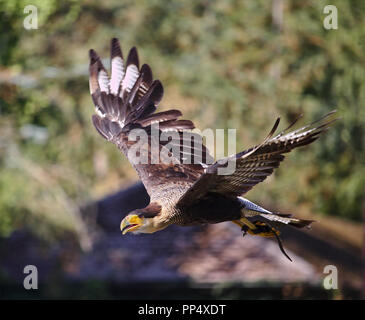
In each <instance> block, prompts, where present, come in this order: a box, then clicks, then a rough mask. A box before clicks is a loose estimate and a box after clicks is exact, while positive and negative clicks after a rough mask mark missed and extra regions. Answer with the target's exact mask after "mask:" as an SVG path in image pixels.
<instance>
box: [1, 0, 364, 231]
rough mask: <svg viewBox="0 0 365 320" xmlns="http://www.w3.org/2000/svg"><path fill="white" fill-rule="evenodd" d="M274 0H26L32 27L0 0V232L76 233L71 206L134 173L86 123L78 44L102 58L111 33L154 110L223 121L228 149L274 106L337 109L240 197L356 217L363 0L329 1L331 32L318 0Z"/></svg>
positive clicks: (360, 197)
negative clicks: (318, 135) (304, 144)
mask: <svg viewBox="0 0 365 320" xmlns="http://www.w3.org/2000/svg"><path fill="white" fill-rule="evenodd" d="M284 3H285V5H284V14H283V20H282V21H276V22H273V18H272V5H273V2H272V1H267V0H252V1H238V0H225V1H218V0H212V1H205V0H187V1H178V0H171V1H162V0H138V1H135V0H133V1H132V0H125V1H119V0H111V1H107V2H96V1H86V2H79V1H71V0H68V1H62V2H61V1H55V0H54V1H33V2H32V4H33V5H35V6H36V7H37V8H38V16H39V23H38V25H39V29H38V30H25V29H24V28H23V19H24V17H25V16H26V14H24V12H23V9H24V6H25V5H27V4H28V2H27V1H25V0H24V1H23V0H11V1H10V0H9V1H4V0H0V17H1V19H0V27H1V30H2V31H1V33H0V65H1V67H0V116H1V119H0V188H1V191H0V234H2V235H4V234H9V232H11V231H12V230H13V229H14V228H18V227H21V226H23V225H27V226H31V227H32V228H33V229H34V230H35V231H36V232H40V233H42V235H43V236H45V237H51V236H52V234H53V230H54V228H52V227H50V226H55V227H57V228H61V227H62V228H64V229H74V230H75V231H77V230H79V228H78V227H77V226H76V227H75V225H77V223H78V222H77V221H78V219H77V214H76V211H77V209H76V208H77V206H78V205H80V204H82V203H84V202H86V201H88V200H89V199H91V198H94V197H97V196H100V195H102V194H105V193H106V192H110V191H112V190H115V189H117V188H118V187H119V186H120V185H121V184H122V183H127V182H128V181H130V180H131V179H135V178H136V176H135V174H134V173H133V171H132V170H131V169H130V166H129V164H128V163H127V161H126V160H125V159H123V158H122V157H121V156H120V155H119V152H118V151H117V150H116V148H114V147H113V146H112V145H110V144H107V143H105V142H104V141H103V140H102V139H101V138H100V137H99V136H98V135H97V134H96V133H95V130H94V129H93V128H92V125H91V123H90V116H91V114H92V112H93V110H92V102H91V99H90V97H89V93H88V87H87V86H88V81H87V63H88V57H87V51H88V49H89V48H95V49H96V50H97V51H98V52H99V53H100V54H101V55H103V56H104V57H107V55H108V50H109V48H108V46H109V39H110V38H111V37H114V36H116V37H119V38H120V40H121V43H122V46H123V49H124V53H125V54H126V51H127V49H128V48H129V47H131V46H133V45H136V46H138V48H139V53H140V56H141V60H142V61H143V62H147V63H149V64H150V65H151V66H152V69H153V70H154V74H155V76H156V77H158V78H159V79H161V80H162V82H163V83H164V86H165V88H166V95H167V97H166V98H167V99H168V101H169V104H168V105H167V104H166V102H165V105H164V103H162V105H163V106H164V108H168V107H173V108H176V107H178V108H181V109H182V110H183V111H185V114H186V117H188V118H192V119H193V120H196V123H198V124H199V126H200V127H201V129H204V128H206V127H212V128H225V127H226V128H227V127H228V128H237V129H238V130H237V133H238V135H239V136H238V139H237V146H238V147H239V148H240V149H241V148H242V149H243V148H245V147H248V146H250V145H252V144H255V143H257V142H259V141H261V139H262V138H263V137H264V136H265V134H266V133H267V132H268V130H269V129H270V128H271V126H272V124H273V119H274V118H275V117H276V116H278V115H280V116H281V117H282V119H283V120H284V122H289V121H291V120H293V119H294V118H295V117H296V116H297V115H298V114H300V113H304V115H305V116H304V119H305V121H310V120H314V119H316V118H318V117H319V116H321V115H323V114H325V113H326V112H328V111H330V110H332V109H334V108H337V109H338V110H339V112H338V113H339V116H340V117H341V120H340V121H338V123H337V124H336V125H335V126H334V127H333V128H332V129H331V130H330V131H329V132H328V134H327V135H326V136H325V137H324V138H322V139H320V140H319V141H318V142H316V143H315V144H314V145H312V146H310V147H308V148H305V149H304V150H299V151H296V152H294V153H293V154H291V155H290V156H289V157H288V159H287V160H286V163H285V166H283V167H281V168H280V169H279V170H278V171H277V172H276V174H275V176H274V177H273V178H270V179H268V181H267V183H266V186H264V185H260V186H258V187H257V188H256V190H254V191H253V192H252V193H250V194H249V197H251V198H256V200H259V201H261V202H266V203H267V202H270V203H271V204H272V205H273V206H276V207H278V208H280V207H294V206H295V205H299V204H305V205H310V207H311V208H312V209H313V211H316V212H321V213H323V214H331V215H341V216H343V217H344V218H348V219H355V220H356V219H360V217H361V207H362V205H363V201H364V189H365V178H364V177H365V163H364V159H365V140H364V139H365V138H364V135H365V132H364V131H365V129H364V124H365V108H364V104H365V88H364V86H365V73H364V52H365V50H364V43H365V42H364V37H365V21H364V18H365V2H364V1H361V0H358V1H355V0H353V1H339V0H337V1H335V0H334V1H332V3H331V4H334V5H336V6H337V8H338V18H339V23H338V25H339V28H338V30H326V29H325V28H324V27H323V19H324V17H325V15H324V14H323V7H324V6H325V5H327V3H326V2H325V1H322V0H321V1H315V0H307V1H294V0H291V1H284ZM183 97H186V98H183ZM165 101H166V100H165ZM185 102H186V103H185ZM305 121H304V120H302V122H301V123H304V122H305ZM29 125H31V126H30V127H29ZM285 125H286V123H284V124H283V126H285ZM26 130H28V132H31V134H24V132H25V131H26ZM42 130H43V131H42ZM42 137H43V138H42ZM42 225H43V227H42ZM44 226H46V227H44ZM40 230H41V231H40ZM47 230H52V232H50V231H47Z"/></svg>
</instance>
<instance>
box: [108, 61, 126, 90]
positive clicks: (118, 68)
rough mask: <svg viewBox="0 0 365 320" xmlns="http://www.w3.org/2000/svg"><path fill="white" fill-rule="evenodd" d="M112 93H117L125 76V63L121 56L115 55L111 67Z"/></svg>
mask: <svg viewBox="0 0 365 320" xmlns="http://www.w3.org/2000/svg"><path fill="white" fill-rule="evenodd" d="M111 69H112V70H111V73H112V76H111V80H110V93H112V94H114V95H117V94H118V91H119V86H120V82H121V81H122V79H123V77H124V63H123V59H122V58H121V57H114V58H113V60H112V67H111Z"/></svg>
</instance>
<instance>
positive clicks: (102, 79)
mask: <svg viewBox="0 0 365 320" xmlns="http://www.w3.org/2000/svg"><path fill="white" fill-rule="evenodd" d="M98 82H99V87H100V91H101V92H109V77H108V74H107V73H106V71H105V70H100V71H99V74H98Z"/></svg>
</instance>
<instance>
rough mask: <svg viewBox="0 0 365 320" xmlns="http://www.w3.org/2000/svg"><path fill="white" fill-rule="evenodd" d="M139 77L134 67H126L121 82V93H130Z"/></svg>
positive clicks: (132, 65)
mask: <svg viewBox="0 0 365 320" xmlns="http://www.w3.org/2000/svg"><path fill="white" fill-rule="evenodd" d="M138 76H139V71H138V68H137V66H136V65H134V64H131V65H129V66H128V67H127V72H126V73H125V77H124V79H123V82H122V91H127V92H130V91H131V90H132V88H133V86H134V84H135V82H136V80H137V78H138Z"/></svg>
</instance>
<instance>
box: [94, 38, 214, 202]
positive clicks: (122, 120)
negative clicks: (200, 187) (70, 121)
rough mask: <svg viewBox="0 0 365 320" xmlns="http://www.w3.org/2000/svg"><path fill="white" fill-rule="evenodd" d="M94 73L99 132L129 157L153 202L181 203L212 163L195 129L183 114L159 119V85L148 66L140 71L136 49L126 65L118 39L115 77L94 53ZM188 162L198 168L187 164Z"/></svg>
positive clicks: (171, 112) (114, 42) (162, 114)
mask: <svg viewBox="0 0 365 320" xmlns="http://www.w3.org/2000/svg"><path fill="white" fill-rule="evenodd" d="M89 71H90V78H89V85H90V93H91V96H92V99H93V102H94V105H95V111H96V115H93V116H92V121H93V124H94V126H95V128H96V129H97V131H98V132H99V133H100V134H101V135H102V137H104V138H105V139H107V140H108V141H111V142H113V143H114V144H116V145H117V146H118V148H119V149H120V150H122V151H123V153H124V154H125V155H126V156H127V157H128V160H129V161H130V162H131V163H132V165H133V167H134V168H135V169H136V171H137V173H138V175H139V177H140V179H141V180H142V182H143V184H144V185H145V187H146V189H147V192H148V193H149V195H150V197H151V200H155V201H160V202H163V201H168V202H173V201H175V200H177V199H178V198H179V197H180V196H181V194H183V193H184V192H185V191H186V190H187V189H188V188H189V187H190V186H191V185H192V184H193V183H194V182H195V181H196V180H197V179H198V178H199V177H200V176H201V175H202V174H203V171H204V168H203V166H204V164H205V163H207V162H209V161H212V158H211V156H210V155H209V152H208V150H207V149H206V148H205V146H204V145H203V144H199V143H196V140H198V138H199V137H197V135H195V134H193V133H191V132H190V131H191V129H193V128H194V124H193V123H192V122H191V121H189V120H179V119H178V118H179V117H180V116H181V115H182V114H181V112H180V111H178V110H168V111H164V112H159V113H154V112H155V111H156V107H157V105H158V104H159V102H160V101H161V99H162V96H163V87H162V84H161V83H160V81H158V80H153V76H152V71H151V68H150V67H149V66H148V65H147V64H144V65H143V66H142V67H141V68H139V59H138V54H137V50H136V48H132V49H131V50H130V52H129V54H128V57H127V62H126V64H124V59H123V55H122V50H121V47H120V44H119V41H118V40H117V39H115V38H114V39H112V41H111V77H109V75H108V73H107V71H106V69H105V68H104V66H103V64H102V62H101V60H100V57H99V56H98V55H97V53H96V52H95V51H94V50H90V67H89ZM187 132H189V134H186V133H187ZM194 139H195V140H194ZM187 157H190V158H191V161H190V163H192V164H183V162H184V161H183V160H184V159H186V158H187ZM185 162H186V163H189V162H188V161H185ZM210 163H212V162H210Z"/></svg>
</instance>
